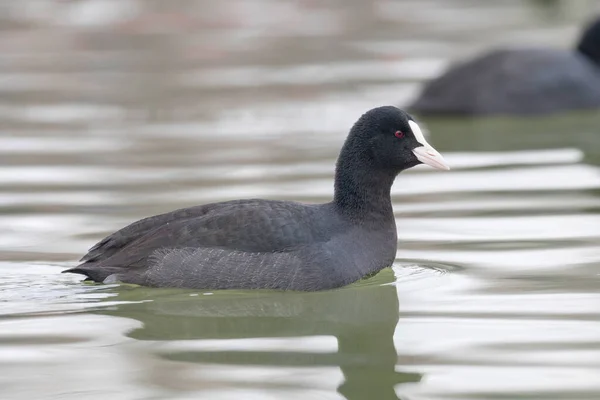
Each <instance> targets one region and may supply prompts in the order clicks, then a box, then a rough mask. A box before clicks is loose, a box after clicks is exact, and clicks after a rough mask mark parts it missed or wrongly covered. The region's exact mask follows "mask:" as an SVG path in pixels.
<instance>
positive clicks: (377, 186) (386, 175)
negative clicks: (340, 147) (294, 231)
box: [333, 152, 397, 223]
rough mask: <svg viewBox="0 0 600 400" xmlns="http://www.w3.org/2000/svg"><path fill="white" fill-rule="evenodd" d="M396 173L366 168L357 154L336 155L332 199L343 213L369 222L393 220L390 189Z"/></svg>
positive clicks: (366, 165)
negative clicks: (347, 155) (353, 156)
mask: <svg viewBox="0 0 600 400" xmlns="http://www.w3.org/2000/svg"><path fill="white" fill-rule="evenodd" d="M396 175H397V172H396V171H391V170H379V169H376V168H373V167H369V166H368V164H367V163H366V162H364V160H362V161H361V158H360V157H357V158H352V157H344V153H343V152H342V154H341V155H340V158H339V159H338V163H337V165H336V171H335V192H334V197H333V202H334V204H335V205H336V207H337V208H338V210H340V212H341V213H343V214H344V215H346V216H348V217H350V218H352V219H355V220H365V221H369V222H372V223H379V222H382V221H385V220H387V221H389V220H393V218H394V214H393V210H392V201H391V197H390V191H391V188H392V184H393V183H394V179H395V178H396Z"/></svg>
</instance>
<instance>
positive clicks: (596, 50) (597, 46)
mask: <svg viewBox="0 0 600 400" xmlns="http://www.w3.org/2000/svg"><path fill="white" fill-rule="evenodd" d="M577 51H579V53H580V54H583V55H584V56H585V57H587V59H588V60H590V61H592V62H593V63H595V64H596V66H598V67H600V22H597V23H596V24H594V25H593V26H592V27H590V28H588V29H587V30H586V31H585V32H584V34H583V35H582V37H581V39H580V40H579V43H578V44H577Z"/></svg>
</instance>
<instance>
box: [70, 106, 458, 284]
mask: <svg viewBox="0 0 600 400" xmlns="http://www.w3.org/2000/svg"><path fill="white" fill-rule="evenodd" d="M420 163H425V164H428V165H430V166H432V167H434V168H439V169H445V170H447V169H449V167H448V165H447V164H446V162H445V161H444V159H443V158H442V156H441V155H440V154H439V153H438V152H437V151H436V150H435V149H434V148H433V147H431V146H430V145H429V144H428V143H427V141H426V140H425V138H424V137H423V133H422V132H421V130H420V128H419V125H418V124H417V123H416V122H415V120H414V119H413V118H412V117H411V116H410V115H409V114H407V113H406V112H404V111H402V110H400V109H398V108H396V107H392V106H384V107H378V108H374V109H372V110H370V111H368V112H366V113H365V114H363V115H362V116H361V117H360V119H359V120H358V121H357V122H356V123H355V124H354V126H353V127H352V129H351V130H350V133H349V134H348V137H347V138H346V141H345V143H344V145H343V147H342V150H341V152H340V155H339V157H338V160H337V164H336V170H335V189H334V196H333V200H332V201H331V202H329V203H325V204H301V203H296V202H290V201H275V200H262V199H248V200H235V201H226V202H221V203H213V204H206V205H201V206H195V207H190V208H184V209H180V210H176V211H172V212H169V213H166V214H161V215H156V216H153V217H148V218H145V219H142V220H140V221H137V222H134V223H133V224H131V225H129V226H127V227H125V228H123V229H121V230H120V231H117V232H115V233H113V234H112V235H110V236H108V237H106V238H104V239H103V240H101V241H100V242H99V243H98V244H96V245H95V246H93V247H92V248H91V249H90V250H89V252H88V253H87V254H86V255H85V256H84V257H83V258H82V259H81V261H83V263H82V264H80V265H78V266H76V267H74V268H71V269H68V270H66V271H64V272H74V273H78V274H83V275H85V276H86V277H87V279H88V280H92V281H95V282H105V283H114V282H123V283H133V284H138V285H143V286H151V287H181V288H197V289H279V290H303V291H314V290H323V289H331V288H336V287H340V286H344V285H347V284H350V283H352V282H355V281H357V280H359V279H361V278H363V277H365V276H369V275H372V274H374V273H376V272H378V271H380V270H381V269H383V268H386V267H389V266H391V265H392V262H393V261H394V258H395V255H396V247H397V243H396V240H397V238H396V224H395V220H394V214H393V212H392V203H391V199H390V189H391V187H392V183H393V182H394V179H395V178H396V175H398V173H400V172H401V171H402V170H405V169H407V168H411V167H414V166H415V165H417V164H420Z"/></svg>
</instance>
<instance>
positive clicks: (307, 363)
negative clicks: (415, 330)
mask: <svg viewBox="0 0 600 400" xmlns="http://www.w3.org/2000/svg"><path fill="white" fill-rule="evenodd" d="M393 279H394V278H393V273H392V271H391V270H387V271H383V272H382V273H380V274H379V275H378V276H377V277H375V278H374V279H371V280H369V281H367V282H366V283H365V282H361V283H359V284H358V285H353V286H351V287H348V288H344V289H340V290H333V291H326V292H317V293H298V292H284V293H282V292H268V291H260V292H259V291H257V292H233V291H225V292H217V293H215V294H214V295H203V294H202V293H199V294H198V296H196V295H195V293H194V292H190V291H182V290H171V289H169V290H167V289H164V290H163V289H160V290H159V289H146V288H133V289H132V288H126V287H121V288H117V289H113V290H115V291H116V294H117V296H116V297H117V298H116V300H118V301H140V300H150V301H146V302H136V303H133V302H131V303H126V304H119V305H118V306H117V307H116V308H111V309H109V310H107V309H102V310H100V311H97V312H98V313H100V314H109V315H113V316H119V317H127V318H133V319H136V320H139V321H140V322H142V323H143V326H142V327H141V328H139V329H136V330H134V331H132V332H130V333H129V336H130V337H132V338H134V339H137V340H142V341H174V340H178V341H180V340H191V341H197V340H203V339H204V340H206V339H221V340H223V339H242V338H263V339H264V338H285V337H303V336H304V337H309V336H333V337H335V338H336V339H337V344H338V350H337V352H335V353H323V352H317V353H315V352H311V351H310V348H308V349H307V351H306V352H298V351H293V352H292V351H281V350H274V351H252V349H251V348H250V349H244V350H243V351H236V350H228V351H211V350H197V349H195V348H194V347H193V346H190V348H189V349H185V350H179V349H176V350H173V349H172V350H169V351H167V352H161V353H159V356H160V357H162V358H164V359H167V360H169V361H171V362H172V361H175V362H187V363H199V364H212V365H214V364H220V365H245V366H248V365H250V366H261V367H290V366H291V367H311V366H337V367H339V368H340V370H341V371H342V373H343V375H344V379H343V382H342V383H341V384H340V385H339V386H338V388H337V391H338V393H339V394H341V395H342V396H344V397H345V398H346V399H348V400H359V399H380V400H387V399H391V400H397V399H398V396H397V395H396V392H395V387H396V386H397V385H399V384H402V383H407V382H411V383H412V382H419V381H420V379H421V375H420V374H417V373H405V372H396V369H395V367H396V363H397V359H398V357H397V353H396V349H395V347H394V341H393V335H394V330H395V328H396V324H397V322H398V315H399V309H398V297H397V293H396V288H395V286H393V285H388V284H386V283H389V282H391V281H393ZM190 294H192V296H190ZM110 300H111V301H114V300H115V297H111V298H110ZM253 386H254V387H256V385H253Z"/></svg>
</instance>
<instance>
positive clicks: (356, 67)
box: [0, 0, 600, 400]
mask: <svg viewBox="0 0 600 400" xmlns="http://www.w3.org/2000/svg"><path fill="white" fill-rule="evenodd" d="M338 3H339V4H333V3H332V4H330V5H329V6H328V7H321V6H319V5H318V4H316V3H312V2H287V3H285V5H284V4H283V3H281V4H280V3H279V2H269V1H258V0H255V1H248V2H235V4H233V5H231V4H229V5H228V6H221V5H219V4H221V3H218V2H201V1H179V2H158V1H154V2H153V1H145V2H139V1H134V0H129V1H125V0H119V1H111V0H93V1H92V0H87V1H80V2H51V1H30V2H28V7H24V6H19V5H18V4H21V3H18V2H15V3H14V4H13V3H12V2H11V3H8V2H7V3H6V4H5V5H3V6H2V7H3V8H4V11H3V13H0V15H3V17H2V18H1V20H0V27H2V29H3V36H2V37H1V40H0V49H1V50H2V51H0V54H1V56H0V91H1V92H2V96H0V98H1V100H0V183H1V184H0V226H2V229H0V276H1V277H2V278H0V397H1V398H2V399H11V400H12V399H15V400H17V399H101V398H107V397H109V396H110V397H111V398H114V399H163V398H168V399H178V400H179V399H198V398H207V399H232V398H236V399H237V398H244V399H279V398H290V399H294V398H298V399H306V398H319V399H321V398H322V399H343V398H345V399H349V400H352V399H367V398H369V399H384V400H385V399H404V400H406V399H411V400H414V399H447V398H450V399H569V400H579V399H598V398H600V380H599V379H598V376H600V361H599V360H600V246H599V244H598V243H600V242H599V238H600V212H599V211H600V168H599V166H600V151H599V150H598V149H600V128H598V127H599V126H600V117H598V116H597V115H596V113H573V114H569V115H561V116H554V117H548V118H537V119H531V120H528V119H508V118H497V119H491V120H474V121H473V120H469V121H467V120H460V119H451V120H427V121H426V124H427V127H428V130H429V131H430V132H431V136H432V139H431V142H432V143H434V144H435V146H436V148H438V149H439V150H440V151H441V152H442V153H443V154H444V155H445V156H446V158H447V160H448V161H449V162H450V163H451V164H452V166H453V170H452V171H450V172H437V171H434V170H432V169H428V168H426V167H422V168H421V167H418V168H415V169H413V170H411V171H408V172H406V173H404V174H402V175H401V176H400V177H399V179H398V180H397V182H396V184H395V186H394V188H393V201H394V208H395V210H396V215H397V224H398V227H399V251H398V255H397V260H396V262H395V264H394V267H393V269H389V270H385V271H383V272H382V273H380V274H379V275H377V276H375V277H374V278H372V279H369V280H367V281H363V282H359V283H357V284H355V285H352V286H350V287H347V288H343V289H340V290H335V291H330V292H323V293H273V292H252V293H248V292H238V291H228V292H214V293H213V292H203V291H197V290H167V289H164V290H163V289H161V290H159V289H152V290H150V289H146V288H139V287H131V286H127V285H123V286H116V285H105V286H102V285H86V284H82V283H81V282H80V277H78V276H71V275H63V274H60V273H59V272H60V271H61V270H62V269H65V268H66V267H68V266H71V265H74V263H75V262H76V260H77V259H78V258H79V257H80V256H81V255H82V253H84V252H85V251H86V249H87V248H88V247H90V246H91V245H92V244H94V243H95V242H96V241H97V240H99V239H101V238H102V237H103V236H104V235H106V234H109V233H111V232H112V231H114V230H115V229H117V228H120V227H122V226H124V225H126V224H128V223H129V222H131V221H134V220H136V219H138V218H142V217H144V216H147V215H151V214H155V213H159V212H164V211H168V210H172V209H175V208H178V207H185V206H189V205H194V204H199V203H205V202H210V201H221V200H226V199H234V198H243V197H266V198H277V199H294V200H301V201H307V202H320V201H327V200H328V199H329V198H330V196H331V194H332V181H331V179H332V174H333V164H334V161H335V158H336V156H337V152H338V150H339V147H340V145H341V143H342V141H343V139H344V136H345V134H346V132H347V129H348V128H349V126H350V125H351V124H352V122H353V121H354V120H355V119H356V118H357V117H358V116H359V115H360V114H361V113H362V112H364V111H365V110H366V109H368V108H370V107H373V106H377V105H381V104H389V103H392V104H403V102H405V101H406V100H407V99H409V98H410V96H412V95H413V94H414V93H415V90H416V89H417V88H418V87H419V85H420V82H421V81H422V80H424V79H428V78H429V77H431V76H434V75H435V74H437V73H438V72H439V71H440V70H441V69H442V68H444V66H445V65H446V64H447V62H448V61H449V60H451V59H453V58H455V57H461V56H465V55H468V54H471V53H473V52H475V51H478V50H479V49H482V48H485V47H486V46H489V45H492V44H496V43H504V42H506V43H511V42H512V41H513V40H514V38H521V39H519V40H523V41H526V42H531V43H539V44H549V45H559V46H567V45H568V44H569V43H570V41H571V40H572V39H573V38H574V35H575V34H576V32H577V26H578V24H579V21H581V19H582V18H583V17H584V16H585V14H586V13H587V11H586V9H585V7H583V6H581V4H583V2H581V3H578V4H579V6H578V7H580V8H574V2H562V3H561V2H554V3H552V4H555V6H556V4H558V5H559V6H561V7H563V8H560V7H559V8H540V7H542V2H529V3H525V2H516V1H513V2H503V3H502V5H498V4H497V5H491V4H487V5H486V4H482V2H468V1H446V0H445V1H418V2H416V1H414V2H408V1H404V2H383V1H374V2H358V1H356V2H344V3H343V4H342V3H341V2H338ZM590 3H594V2H588V3H587V4H588V5H589V4H590ZM552 4H550V5H552ZM569 4H571V5H573V7H571V8H569ZM265 10H267V11H265ZM409 10H410V12H409ZM490 13H493V14H494V16H495V18H494V22H490V20H489V18H486V16H488V15H490ZM209 16H210V17H209ZM269 16H270V17H269ZM523 33H526V34H527V35H526V36H523Z"/></svg>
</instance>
